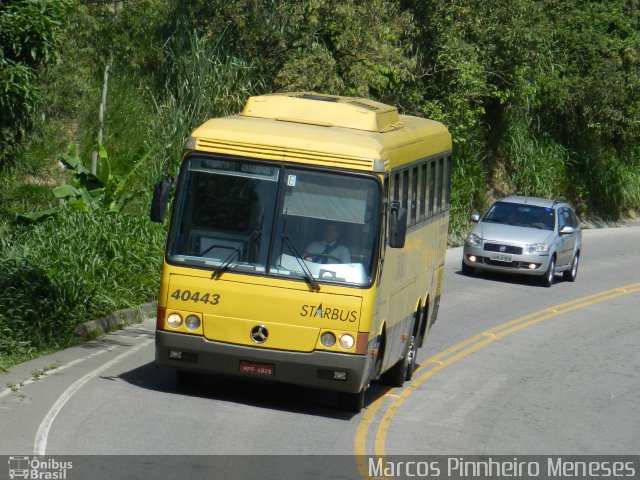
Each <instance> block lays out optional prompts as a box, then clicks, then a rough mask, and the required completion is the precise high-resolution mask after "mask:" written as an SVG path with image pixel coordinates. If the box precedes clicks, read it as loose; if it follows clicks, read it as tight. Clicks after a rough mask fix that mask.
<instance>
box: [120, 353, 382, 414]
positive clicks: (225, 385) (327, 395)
mask: <svg viewBox="0 0 640 480" xmlns="http://www.w3.org/2000/svg"><path fill="white" fill-rule="evenodd" d="M119 378H120V379H122V380H124V381H125V382H127V383H129V384H130V385H133V386H135V387H138V388H144V389H147V390H152V391H156V392H160V393H163V394H168V395H182V396H190V397H196V398H205V399H211V400H215V401H220V402H229V403H237V404H243V405H248V406H252V407H258V408H266V409H270V410H279V411H286V412H291V413H299V414H304V415H314V416H320V417H329V418H333V419H336V420H351V419H352V418H353V417H355V416H356V415H357V414H355V413H354V412H349V411H346V410H343V409H341V408H340V405H339V402H338V398H339V394H338V393H336V392H330V391H325V390H317V389H312V388H305V387H298V386H296V385H289V384H284V383H272V382H265V381H261V380H254V379H245V378H238V377H228V376H222V375H213V374H201V375H198V376H197V381H196V382H193V384H190V385H188V386H182V385H178V383H177V382H176V376H175V372H173V371H172V370H169V369H164V368H156V366H155V364H154V363H153V362H150V363H147V364H145V365H142V366H140V367H138V368H135V369H133V370H130V371H128V372H124V373H123V374H121V375H120V376H119ZM389 390H390V387H386V386H384V385H381V384H377V383H372V385H371V387H370V388H369V390H367V393H366V397H365V409H366V408H367V407H368V406H369V405H371V404H372V403H373V402H374V401H375V400H377V399H378V398H380V397H382V396H384V395H385V394H386V393H387V392H388V391H389ZM363 412H364V410H363Z"/></svg>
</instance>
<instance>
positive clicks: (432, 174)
mask: <svg viewBox="0 0 640 480" xmlns="http://www.w3.org/2000/svg"><path fill="white" fill-rule="evenodd" d="M435 193H436V161H435V160H431V161H430V162H429V216H431V215H433V213H434V212H433V207H434V200H435Z"/></svg>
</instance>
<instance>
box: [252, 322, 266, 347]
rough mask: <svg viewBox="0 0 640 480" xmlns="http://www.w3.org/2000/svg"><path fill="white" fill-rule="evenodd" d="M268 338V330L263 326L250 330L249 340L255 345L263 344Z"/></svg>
mask: <svg viewBox="0 0 640 480" xmlns="http://www.w3.org/2000/svg"><path fill="white" fill-rule="evenodd" d="M268 336H269V330H267V327H265V326H264V325H256V326H255V327H253V328H252V329H251V340H253V341H254V342H256V343H264V342H266V341H267V337H268Z"/></svg>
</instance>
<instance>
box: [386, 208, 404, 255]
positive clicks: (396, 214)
mask: <svg viewBox="0 0 640 480" xmlns="http://www.w3.org/2000/svg"><path fill="white" fill-rule="evenodd" d="M406 237H407V209H406V208H399V207H397V206H392V207H391V208H390V209H389V246H390V247H391V248H402V247H404V241H405V239H406Z"/></svg>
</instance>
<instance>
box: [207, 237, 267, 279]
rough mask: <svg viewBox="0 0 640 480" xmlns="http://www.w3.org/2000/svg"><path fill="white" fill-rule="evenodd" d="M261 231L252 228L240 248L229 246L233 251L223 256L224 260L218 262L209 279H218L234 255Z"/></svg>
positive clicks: (238, 253)
mask: <svg viewBox="0 0 640 480" xmlns="http://www.w3.org/2000/svg"><path fill="white" fill-rule="evenodd" d="M261 233H262V232H261V231H260V230H254V231H253V232H251V235H249V236H248V237H247V239H246V240H245V241H244V242H242V245H240V248H236V247H230V248H233V252H231V253H230V254H229V255H228V256H227V258H225V259H224V261H223V262H222V263H221V264H220V266H219V267H218V268H216V269H215V270H214V271H213V273H212V274H211V279H212V280H213V279H216V280H217V279H219V278H220V277H221V276H222V274H223V273H224V272H225V271H226V270H227V269H228V268H229V265H231V262H233V260H234V259H235V258H236V255H240V253H241V252H242V251H243V250H244V249H245V248H246V247H247V245H249V244H250V243H251V242H252V241H254V240H255V239H257V238H258V237H259V236H260V234H261Z"/></svg>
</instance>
